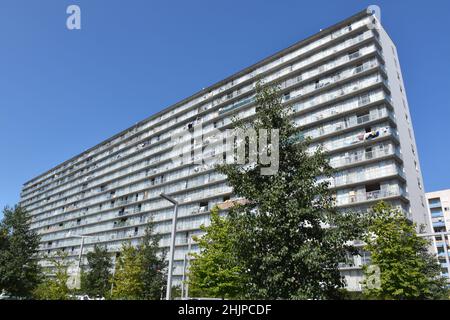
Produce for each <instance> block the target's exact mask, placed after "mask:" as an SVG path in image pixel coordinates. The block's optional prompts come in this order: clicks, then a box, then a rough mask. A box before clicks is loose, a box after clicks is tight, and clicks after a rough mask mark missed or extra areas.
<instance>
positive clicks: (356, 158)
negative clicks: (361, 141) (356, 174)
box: [330, 146, 401, 168]
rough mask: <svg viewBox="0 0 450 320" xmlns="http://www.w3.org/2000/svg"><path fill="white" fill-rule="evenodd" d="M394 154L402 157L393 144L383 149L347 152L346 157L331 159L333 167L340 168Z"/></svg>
mask: <svg viewBox="0 0 450 320" xmlns="http://www.w3.org/2000/svg"><path fill="white" fill-rule="evenodd" d="M392 155H396V156H397V157H398V158H400V159H401V155H400V153H399V152H398V150H397V149H395V148H394V147H393V146H390V147H386V148H383V149H375V150H372V151H364V150H361V151H358V152H356V153H353V154H347V155H346V156H345V157H342V158H335V159H333V160H331V161H330V165H331V166H332V167H333V168H340V167H345V166H351V165H354V164H356V163H361V162H365V161H371V160H374V159H380V158H383V157H387V156H392Z"/></svg>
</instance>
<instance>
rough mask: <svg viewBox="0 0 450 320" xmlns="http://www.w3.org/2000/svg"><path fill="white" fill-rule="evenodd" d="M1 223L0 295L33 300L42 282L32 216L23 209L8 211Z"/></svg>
mask: <svg viewBox="0 0 450 320" xmlns="http://www.w3.org/2000/svg"><path fill="white" fill-rule="evenodd" d="M3 216H4V217H3V220H2V221H1V222H0V291H2V290H5V291H7V292H8V293H9V294H11V295H13V296H20V297H31V295H32V291H33V289H34V288H35V287H36V286H37V285H38V283H39V281H40V273H41V271H40V268H39V265H38V263H37V259H36V257H37V253H38V248H39V236H38V234H37V233H36V232H34V231H32V230H30V216H29V215H28V214H27V212H26V211H25V210H24V209H23V208H21V207H20V206H15V207H14V208H9V207H6V208H5V209H4V210H3Z"/></svg>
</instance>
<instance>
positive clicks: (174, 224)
mask: <svg viewBox="0 0 450 320" xmlns="http://www.w3.org/2000/svg"><path fill="white" fill-rule="evenodd" d="M159 196H160V197H161V198H163V199H166V200H167V201H169V202H170V203H172V204H173V205H174V208H173V217H172V234H171V241H170V258H169V273H168V275H167V288H166V300H170V299H171V295H172V273H173V270H172V269H173V259H174V256H175V232H176V229H177V216H178V201H176V200H175V199H174V198H172V197H171V196H168V195H166V194H164V193H161V194H160V195H159Z"/></svg>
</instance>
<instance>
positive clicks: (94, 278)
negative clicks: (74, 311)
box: [81, 245, 112, 297]
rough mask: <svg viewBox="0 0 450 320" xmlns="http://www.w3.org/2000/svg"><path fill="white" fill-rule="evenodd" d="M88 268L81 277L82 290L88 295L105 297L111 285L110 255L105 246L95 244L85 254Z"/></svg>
mask: <svg viewBox="0 0 450 320" xmlns="http://www.w3.org/2000/svg"><path fill="white" fill-rule="evenodd" d="M86 258H87V262H88V270H86V271H85V272H84V274H83V277H82V283H81V288H82V291H83V292H84V293H86V294H88V295H89V296H92V297H94V296H101V297H105V296H107V295H108V294H109V290H110V287H111V269H112V262H111V256H110V253H109V252H108V250H107V249H106V248H105V247H102V246H99V245H95V247H94V250H93V251H90V252H88V253H87V255H86Z"/></svg>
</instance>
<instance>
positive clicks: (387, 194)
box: [336, 189, 407, 206]
mask: <svg viewBox="0 0 450 320" xmlns="http://www.w3.org/2000/svg"><path fill="white" fill-rule="evenodd" d="M392 197H407V193H406V192H404V191H403V190H400V189H397V190H395V189H393V190H376V191H371V192H366V193H360V194H353V195H352V194H349V195H346V196H344V197H343V196H341V197H339V199H336V205H337V206H352V205H358V204H361V203H365V202H371V201H377V200H382V199H384V198H392Z"/></svg>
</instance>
